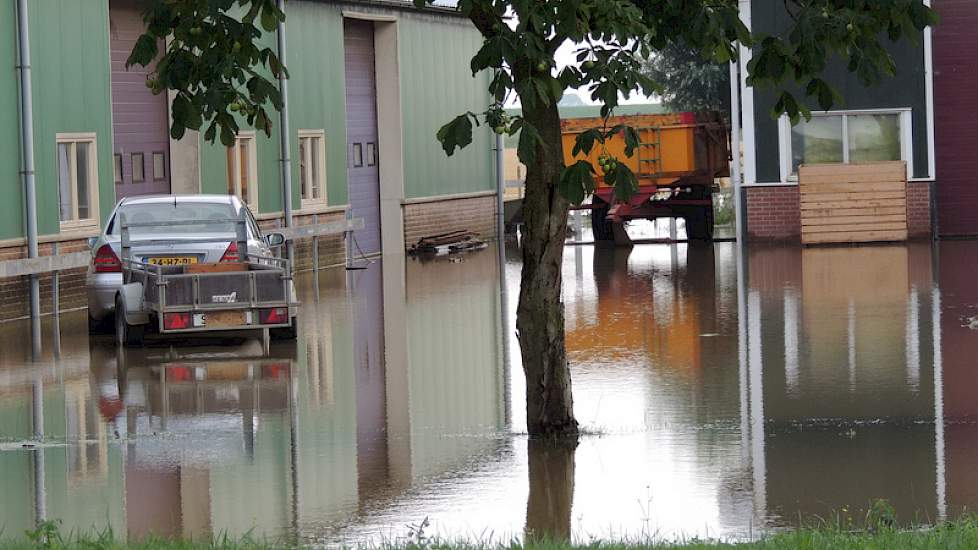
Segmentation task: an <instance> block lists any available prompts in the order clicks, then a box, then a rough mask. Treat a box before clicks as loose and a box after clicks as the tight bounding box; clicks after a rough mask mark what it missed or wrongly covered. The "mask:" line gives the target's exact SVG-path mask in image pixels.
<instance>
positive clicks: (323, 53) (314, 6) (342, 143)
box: [286, 1, 347, 207]
mask: <svg viewBox="0 0 978 550" xmlns="http://www.w3.org/2000/svg"><path fill="white" fill-rule="evenodd" d="M286 9H287V10H288V26H287V32H288V40H289V52H288V53H289V59H288V62H289V65H288V67H289V116H290V122H291V127H292V129H293V135H292V156H293V162H292V181H293V185H294V188H295V191H294V192H293V196H294V197H295V199H296V202H295V204H294V206H296V207H298V206H299V163H298V161H297V160H296V156H297V155H298V152H299V138H298V130H324V131H325V132H326V190H327V201H328V203H329V204H332V205H336V204H346V202H347V193H346V107H345V105H346V100H345V94H346V87H345V84H344V79H343V71H344V69H343V55H342V53H341V52H342V51H343V17H342V14H341V12H340V10H339V8H338V7H337V6H332V5H329V4H323V3H319V2H295V1H292V2H289V3H288V5H287V6H286Z"/></svg>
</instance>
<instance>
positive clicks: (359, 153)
mask: <svg viewBox="0 0 978 550" xmlns="http://www.w3.org/2000/svg"><path fill="white" fill-rule="evenodd" d="M361 166H363V144H362V143H354V144H353V167H354V168H360V167H361Z"/></svg>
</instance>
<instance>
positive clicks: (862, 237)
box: [801, 229, 907, 244]
mask: <svg viewBox="0 0 978 550" xmlns="http://www.w3.org/2000/svg"><path fill="white" fill-rule="evenodd" d="M905 240H907V230H906V229H901V230H896V231H865V232H862V233H850V234H848V235H838V234H836V233H814V234H808V235H802V238H801V241H802V243H804V244H829V243H871V242H889V241H905Z"/></svg>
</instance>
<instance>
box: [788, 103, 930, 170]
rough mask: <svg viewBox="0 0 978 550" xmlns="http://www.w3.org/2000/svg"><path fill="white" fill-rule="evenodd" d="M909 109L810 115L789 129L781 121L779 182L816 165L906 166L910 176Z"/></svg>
mask: <svg viewBox="0 0 978 550" xmlns="http://www.w3.org/2000/svg"><path fill="white" fill-rule="evenodd" d="M910 114H911V111H910V109H899V110H892V111H839V112H834V111H833V112H828V113H812V118H811V120H809V121H805V120H804V119H802V121H801V122H799V123H798V124H796V125H795V126H792V125H791V123H790V121H789V120H788V118H787V117H782V118H781V122H780V128H779V135H780V141H781V179H782V181H788V180H795V179H797V177H798V166H800V165H802V164H806V163H807V164H817V163H846V164H848V163H859V162H877V161H887V160H904V161H906V162H907V174H908V176H911V177H912V176H913V155H912V154H911V140H912V134H911V131H910V126H911V118H910Z"/></svg>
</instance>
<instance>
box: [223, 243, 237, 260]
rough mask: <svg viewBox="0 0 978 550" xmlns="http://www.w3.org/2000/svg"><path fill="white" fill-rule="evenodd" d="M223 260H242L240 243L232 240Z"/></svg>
mask: <svg viewBox="0 0 978 550" xmlns="http://www.w3.org/2000/svg"><path fill="white" fill-rule="evenodd" d="M221 261H222V262H240V261H241V255H240V254H238V243H236V242H231V244H229V245H228V249H227V250H225V251H224V255H223V256H221Z"/></svg>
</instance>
